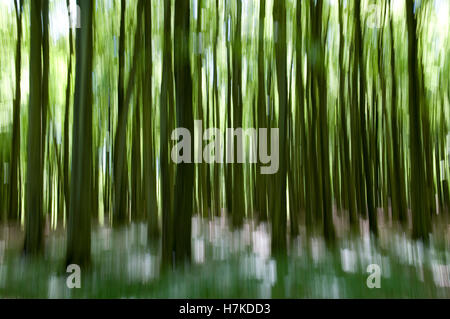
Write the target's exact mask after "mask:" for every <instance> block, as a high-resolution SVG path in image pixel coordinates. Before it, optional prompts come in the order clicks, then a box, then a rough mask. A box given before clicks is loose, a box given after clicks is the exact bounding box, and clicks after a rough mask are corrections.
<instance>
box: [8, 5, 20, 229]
mask: <svg viewBox="0 0 450 319" xmlns="http://www.w3.org/2000/svg"><path fill="white" fill-rule="evenodd" d="M14 8H15V10H16V23H17V43H16V61H15V63H16V64H15V67H16V92H15V96H14V102H13V131H12V150H11V169H10V176H9V185H10V189H9V218H8V219H9V220H10V221H17V220H19V219H20V216H19V205H20V196H19V194H20V192H19V186H18V184H19V180H18V177H19V163H20V95H21V90H20V79H21V73H20V70H21V60H22V50H21V44H22V9H23V0H20V1H14Z"/></svg>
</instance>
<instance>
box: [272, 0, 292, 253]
mask: <svg viewBox="0 0 450 319" xmlns="http://www.w3.org/2000/svg"><path fill="white" fill-rule="evenodd" d="M273 19H274V26H275V27H274V38H275V60H276V71H277V86H278V106H279V111H278V114H279V115H278V126H279V129H280V137H279V141H280V148H279V156H280V159H279V161H280V162H279V165H280V167H279V171H278V172H277V176H276V188H277V189H278V190H279V194H277V196H276V199H275V210H274V211H273V212H272V251H273V253H275V254H280V255H285V254H286V249H287V243H286V219H287V211H286V155H287V145H286V143H287V124H288V123H287V116H288V115H287V112H288V101H287V74H286V68H287V66H286V64H287V52H286V46H287V44H286V6H285V2H284V1H277V2H275V3H274V6H273Z"/></svg>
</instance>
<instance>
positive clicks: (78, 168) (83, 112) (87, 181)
mask: <svg viewBox="0 0 450 319" xmlns="http://www.w3.org/2000/svg"><path fill="white" fill-rule="evenodd" d="M77 5H78V6H79V7H80V10H81V12H82V13H83V14H82V15H81V28H78V29H77V36H76V61H77V63H76V68H75V96H74V107H73V110H74V111H73V130H72V141H73V142H72V172H71V176H72V178H71V181H70V182H71V188H70V191H71V193H70V198H71V201H70V211H69V218H68V223H67V250H66V264H67V265H69V264H77V265H79V266H88V265H89V264H90V259H91V209H92V202H91V200H92V194H91V192H92V182H91V177H92V164H93V163H92V157H93V154H92V47H93V41H92V38H93V37H92V34H93V30H92V28H93V21H92V20H93V17H92V16H93V2H91V1H82V0H78V1H77Z"/></svg>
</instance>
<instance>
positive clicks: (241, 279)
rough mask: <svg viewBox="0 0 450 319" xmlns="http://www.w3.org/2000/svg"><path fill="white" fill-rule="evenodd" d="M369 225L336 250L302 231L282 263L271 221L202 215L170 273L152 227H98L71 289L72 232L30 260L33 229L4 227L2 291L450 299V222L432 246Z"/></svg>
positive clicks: (9, 294) (49, 239) (54, 236)
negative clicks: (234, 221)
mask: <svg viewBox="0 0 450 319" xmlns="http://www.w3.org/2000/svg"><path fill="white" fill-rule="evenodd" d="M444 224H446V223H444ZM365 228H367V227H365V226H364V225H362V226H361V229H362V232H361V234H360V235H359V236H357V237H354V239H351V238H349V237H348V236H343V235H342V234H341V235H340V236H339V239H338V241H337V243H336V244H335V245H334V248H332V249H330V248H327V246H326V244H325V242H324V241H323V239H322V237H320V236H317V237H309V239H307V240H306V236H304V235H301V236H300V237H299V238H297V239H295V240H293V241H291V242H290V245H289V254H288V255H289V257H288V258H287V259H284V260H279V259H274V258H272V257H271V255H270V231H269V226H268V224H266V223H259V224H256V223H254V222H253V221H247V222H246V223H245V224H244V226H243V228H242V229H240V230H235V231H232V230H230V228H229V227H228V223H227V221H226V220H225V219H224V218H215V219H212V220H209V219H201V218H198V217H194V218H193V223H192V260H193V263H192V265H191V266H187V267H185V268H183V269H175V270H174V271H169V272H164V273H162V272H160V253H159V246H160V243H159V242H154V243H151V244H150V245H149V243H148V242H147V227H146V225H145V224H132V225H129V226H127V227H124V228H122V229H112V228H109V227H102V226H96V227H94V229H93V231H92V267H91V268H90V269H89V270H83V269H81V288H79V289H77V288H74V289H69V288H68V287H67V285H66V280H67V278H68V276H69V275H70V273H66V271H65V270H66V269H65V267H64V254H65V247H66V242H65V237H66V236H65V231H64V230H62V229H61V230H56V231H52V232H48V233H47V235H46V240H45V242H46V246H45V254H44V256H43V257H41V258H37V259H28V258H24V257H23V256H22V254H21V246H22V242H23V230H21V229H20V228H17V227H6V226H3V227H1V228H0V297H3V298H5V297H6V298H16V297H19V298H22V297H25V298H284V297H287V298H450V239H449V238H450V236H449V233H450V231H449V228H448V226H447V227H441V229H438V230H435V232H434V234H435V235H434V236H431V239H430V242H429V243H428V244H424V243H422V242H421V241H413V240H411V239H410V238H409V236H407V235H406V234H405V233H401V232H399V231H394V230H393V228H392V227H390V228H383V227H380V236H379V239H378V240H376V241H375V240H373V238H372V237H371V236H370V235H369V234H368V233H367V232H366V231H364V229H365ZM341 232H342V231H341ZM436 232H438V233H439V235H436ZM302 233H304V229H302ZM338 233H339V232H338ZM371 264H376V265H378V266H379V270H380V272H381V277H380V288H369V287H368V285H367V279H368V277H369V276H370V275H371V272H368V269H367V267H368V266H369V265H371ZM372 271H373V270H372Z"/></svg>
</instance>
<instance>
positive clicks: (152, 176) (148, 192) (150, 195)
mask: <svg viewBox="0 0 450 319" xmlns="http://www.w3.org/2000/svg"><path fill="white" fill-rule="evenodd" d="M144 6H145V8H144V10H145V13H144V14H145V15H144V17H145V66H146V72H145V75H144V83H143V96H144V98H143V104H142V116H143V124H142V132H143V144H144V146H145V147H144V148H143V153H144V154H143V170H144V176H143V183H144V185H143V192H144V196H143V198H144V205H145V207H144V208H145V216H146V217H147V218H148V231H147V233H148V238H149V240H154V239H157V238H158V237H159V225H158V209H157V206H156V182H157V181H156V172H155V155H154V150H153V149H154V143H153V119H152V111H153V98H152V79H153V78H152V74H153V73H152V72H153V70H152V68H153V60H152V11H151V10H152V6H151V2H150V1H145V5H144Z"/></svg>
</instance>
